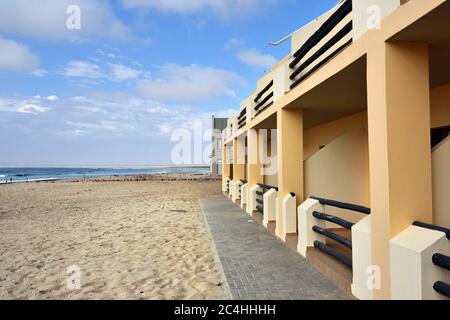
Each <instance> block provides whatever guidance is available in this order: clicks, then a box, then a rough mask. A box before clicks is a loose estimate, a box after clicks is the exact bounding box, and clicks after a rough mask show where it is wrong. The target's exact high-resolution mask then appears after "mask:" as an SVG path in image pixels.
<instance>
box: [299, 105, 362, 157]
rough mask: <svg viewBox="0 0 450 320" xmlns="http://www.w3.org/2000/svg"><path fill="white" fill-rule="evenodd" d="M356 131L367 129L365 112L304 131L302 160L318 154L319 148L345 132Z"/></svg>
mask: <svg viewBox="0 0 450 320" xmlns="http://www.w3.org/2000/svg"><path fill="white" fill-rule="evenodd" d="M358 129H367V112H365V111H364V112H360V113H357V114H354V115H351V116H348V117H345V118H341V119H339V120H335V121H332V122H328V123H325V124H323V125H320V126H316V127H313V128H310V129H307V130H305V133H304V142H303V143H304V159H305V160H306V159H308V158H309V157H311V156H312V155H313V154H315V153H316V152H318V151H319V150H320V147H321V146H325V145H327V144H329V143H330V142H331V141H333V140H334V139H336V138H337V137H339V136H340V135H342V134H344V133H345V132H347V131H350V130H358Z"/></svg>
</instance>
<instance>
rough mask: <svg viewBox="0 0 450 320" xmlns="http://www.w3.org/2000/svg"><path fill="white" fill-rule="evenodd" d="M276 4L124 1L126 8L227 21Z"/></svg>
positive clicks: (264, 0) (256, 0)
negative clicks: (207, 15) (210, 16)
mask: <svg viewBox="0 0 450 320" xmlns="http://www.w3.org/2000/svg"><path fill="white" fill-rule="evenodd" d="M274 2H275V1H274V0H189V1H186V0H122V3H123V5H124V6H125V7H126V8H132V9H142V8H148V9H154V10H158V11H161V12H165V13H175V14H195V13H202V12H212V13H213V14H215V15H218V16H220V17H222V18H226V19H229V18H231V17H235V16H243V15H249V14H253V13H257V12H261V11H262V10H264V9H267V8H269V7H270V6H271V5H272V4H273V3H274Z"/></svg>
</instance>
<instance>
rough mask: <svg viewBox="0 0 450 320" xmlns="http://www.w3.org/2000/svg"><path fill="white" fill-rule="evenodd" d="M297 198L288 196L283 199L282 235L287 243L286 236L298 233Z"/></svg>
mask: <svg viewBox="0 0 450 320" xmlns="http://www.w3.org/2000/svg"><path fill="white" fill-rule="evenodd" d="M296 211H297V197H296V196H293V195H292V194H288V195H287V196H286V197H284V199H283V205H282V216H281V217H282V221H281V223H282V230H283V232H282V235H283V237H284V238H283V239H282V240H283V241H286V235H287V234H289V233H297V214H296Z"/></svg>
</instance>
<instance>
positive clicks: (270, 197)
mask: <svg viewBox="0 0 450 320" xmlns="http://www.w3.org/2000/svg"><path fill="white" fill-rule="evenodd" d="M277 198H278V192H277V191H276V190H275V189H270V190H269V191H267V192H266V193H265V194H264V220H263V225H264V227H266V228H267V226H268V225H269V222H274V221H276V213H277Z"/></svg>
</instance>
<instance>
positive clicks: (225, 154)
mask: <svg viewBox="0 0 450 320" xmlns="http://www.w3.org/2000/svg"><path fill="white" fill-rule="evenodd" d="M222 159H223V160H222V163H223V164H222V165H223V171H222V173H223V174H222V185H223V188H224V190H223V191H226V183H227V180H228V177H229V176H230V174H231V170H230V168H231V161H230V152H229V146H228V145H227V144H224V145H223V148H222Z"/></svg>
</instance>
